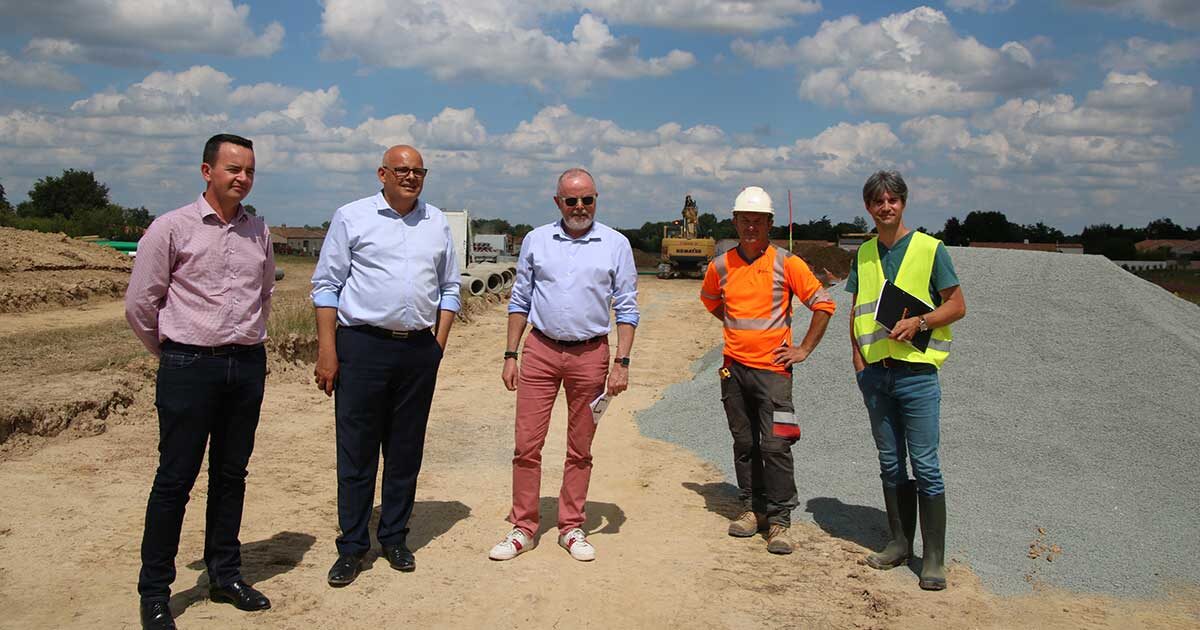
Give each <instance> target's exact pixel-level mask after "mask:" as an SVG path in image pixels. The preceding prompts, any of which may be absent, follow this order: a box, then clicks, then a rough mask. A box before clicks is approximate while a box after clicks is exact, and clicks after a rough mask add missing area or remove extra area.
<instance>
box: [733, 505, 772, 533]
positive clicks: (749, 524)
mask: <svg viewBox="0 0 1200 630" xmlns="http://www.w3.org/2000/svg"><path fill="white" fill-rule="evenodd" d="M766 524H767V517H766V515H764V514H756V513H754V512H751V511H750V510H746V511H745V512H742V514H741V516H738V517H737V518H735V519H733V522H731V523H730V524H729V535H730V536H737V537H738V538H749V537H751V536H753V535H755V534H757V533H758V532H760V531H762V530H763V528H764V527H765V526H766Z"/></svg>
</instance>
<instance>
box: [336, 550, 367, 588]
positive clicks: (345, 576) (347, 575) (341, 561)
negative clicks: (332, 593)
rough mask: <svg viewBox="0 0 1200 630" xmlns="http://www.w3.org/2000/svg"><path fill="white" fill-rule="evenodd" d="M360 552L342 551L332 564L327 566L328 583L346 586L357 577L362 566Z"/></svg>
mask: <svg viewBox="0 0 1200 630" xmlns="http://www.w3.org/2000/svg"><path fill="white" fill-rule="evenodd" d="M362 559H363V557H362V554H360V553H359V554H355V553H344V554H341V555H339V556H338V559H337V560H335V561H334V563H333V566H332V567H329V585H330V586H346V585H347V584H349V583H351V582H353V581H354V578H356V577H358V572H359V570H360V569H361V568H362Z"/></svg>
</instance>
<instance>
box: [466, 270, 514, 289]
mask: <svg viewBox="0 0 1200 630" xmlns="http://www.w3.org/2000/svg"><path fill="white" fill-rule="evenodd" d="M462 275H464V276H470V277H472V278H478V279H480V280H483V282H484V287H485V290H486V291H487V292H488V293H499V292H501V291H503V290H504V276H502V275H500V274H498V273H496V272H494V271H487V270H483V269H477V268H475V267H471V268H470V269H468V270H467V271H466V272H464V273H463V274H462Z"/></svg>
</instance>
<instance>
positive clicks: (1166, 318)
mask: <svg viewBox="0 0 1200 630" xmlns="http://www.w3.org/2000/svg"><path fill="white" fill-rule="evenodd" d="M950 253H951V257H952V258H953V260H954V263H955V267H956V268H957V271H958V274H959V278H960V279H961V280H962V283H963V284H962V286H963V291H964V294H965V296H966V301H967V317H966V318H965V319H964V320H962V321H960V322H959V323H958V324H956V325H955V326H954V350H953V352H952V354H951V356H950V359H949V360H948V361H947V363H946V365H945V366H944V367H943V369H942V372H941V384H942V442H941V444H942V446H941V457H942V467H943V472H944V474H945V477H946V488H947V490H946V501H947V506H948V514H949V523H948V532H947V540H946V545H947V555H948V557H949V558H950V559H952V560H957V561H960V562H965V563H967V564H968V565H969V566H970V567H971V568H972V569H973V570H974V571H975V573H976V574H978V575H979V576H980V577H981V578H982V579H983V581H984V583H985V584H986V585H987V586H988V587H989V588H991V589H993V590H994V591H996V592H998V593H1001V594H1016V593H1023V592H1028V591H1029V590H1030V589H1031V585H1033V584H1037V583H1046V584H1050V585H1053V586H1057V587H1061V588H1066V589H1071V590H1076V591H1085V592H1098V593H1108V594H1113V595H1122V596H1130V595H1140V596H1145V595H1150V594H1155V593H1161V592H1162V591H1163V590H1164V589H1168V588H1170V587H1171V586H1172V585H1174V584H1178V583H1179V582H1181V581H1182V582H1186V583H1191V584H1195V583H1196V578H1195V566H1196V565H1195V561H1196V559H1197V558H1200V512H1198V510H1200V457H1198V453H1200V378H1198V376H1200V308H1198V307H1197V306H1196V305H1194V304H1192V303H1190V302H1187V301H1185V300H1182V299H1179V298H1177V297H1175V296H1173V295H1171V294H1170V293H1168V292H1167V291H1164V290H1163V289H1161V288H1159V287H1157V286H1155V285H1153V284H1151V283H1149V282H1146V281H1144V280H1141V279H1140V278H1138V277H1136V276H1134V275H1132V274H1130V273H1128V272H1126V271H1124V270H1122V269H1121V268H1119V267H1117V266H1116V265H1114V264H1113V263H1112V262H1110V261H1108V260H1107V259H1105V258H1102V257H1099V256H1082V255H1069V254H1052V253H1044V252H1028V251H1014V250H999V249H967V248H950ZM697 289H698V287H697ZM831 292H832V293H834V294H835V297H836V299H837V302H838V311H837V314H836V315H835V316H834V318H833V321H832V322H831V323H830V326H829V332H828V333H827V334H826V336H825V339H824V341H823V342H822V343H821V345H820V346H819V347H818V349H817V351H816V352H814V353H813V355H812V356H811V357H810V358H809V359H808V360H807V361H806V362H805V363H804V364H803V365H801V366H799V367H798V368H797V369H796V371H795V374H794V379H795V392H794V399H795V405H796V411H797V417H798V418H799V419H800V422H801V427H802V431H803V437H802V438H801V439H800V441H799V442H798V443H797V445H796V446H795V447H794V449H793V453H794V454H795V458H796V480H797V486H798V489H799V494H800V507H799V508H798V509H797V510H796V512H795V513H794V514H793V519H797V520H798V519H808V520H810V521H813V522H815V523H816V524H817V525H819V526H820V527H822V528H823V529H825V530H826V531H828V532H829V533H831V534H832V535H834V536H838V537H841V538H845V539H848V540H854V541H856V542H858V543H861V544H863V545H866V546H868V547H872V548H875V549H879V548H881V547H882V545H883V544H884V542H885V539H886V523H885V519H884V513H883V501H882V497H881V494H880V487H879V476H878V475H879V468H878V463H877V460H876V452H875V448H874V444H873V442H872V439H871V435H870V427H869V424H868V420H867V415H866V410H865V408H864V407H863V403H862V397H861V395H860V394H859V392H858V388H857V386H856V385H855V381H854V376H853V371H852V367H851V363H850V347H849V343H850V341H849V338H850V337H849V329H850V324H849V312H850V306H851V304H850V295H849V294H847V293H845V291H844V286H842V285H839V286H837V287H834V288H833V289H831ZM697 299H698V298H697ZM797 308H798V310H797V317H796V321H795V323H794V329H795V330H794V332H795V335H796V337H797V339H799V338H800V337H802V336H803V334H804V330H805V328H806V327H807V325H808V317H807V314H806V311H805V309H804V308H803V306H802V305H799V304H798V303H797ZM713 342H714V345H715V347H714V349H713V350H712V351H710V352H709V353H708V354H707V355H705V356H704V357H703V358H702V359H700V360H699V361H697V362H696V364H695V365H694V366H693V368H694V370H695V373H696V375H695V377H694V379H693V380H691V381H688V382H683V383H679V384H676V385H673V386H672V387H670V388H669V389H668V390H667V392H666V393H665V395H664V397H663V399H662V400H661V401H659V402H658V403H657V404H655V405H654V406H653V407H651V408H650V409H647V410H646V411H644V412H642V413H640V414H639V416H638V422H639V424H640V425H641V429H642V432H643V433H644V434H646V435H648V436H650V437H653V438H658V439H663V440H667V441H670V442H674V443H677V444H680V445H682V446H685V447H687V448H689V449H691V450H693V451H694V452H696V453H697V454H699V455H700V456H701V457H703V458H705V459H707V460H709V461H711V462H713V463H715V464H717V465H718V466H719V467H721V468H722V469H723V470H724V471H725V473H726V477H727V479H728V481H729V483H730V484H733V483H734V477H733V467H732V457H733V456H732V450H731V449H732V440H731V438H730V436H729V431H728V428H727V425H726V421H725V416H724V412H723V410H722V408H721V401H720V395H719V384H718V380H717V368H719V367H720V365H721V347H720V340H719V339H714V340H713ZM727 490H728V491H729V492H730V493H732V492H734V488H733V486H732V485H731V486H730V487H729V488H728V489H727ZM918 537H919V536H918ZM919 549H920V547H919V545H918V550H917V553H918V554H919V553H920V551H919ZM899 571H903V569H899Z"/></svg>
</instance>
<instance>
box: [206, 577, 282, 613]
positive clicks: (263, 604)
mask: <svg viewBox="0 0 1200 630" xmlns="http://www.w3.org/2000/svg"><path fill="white" fill-rule="evenodd" d="M208 598H209V599H211V600H213V601H214V602H221V603H225V604H233V605H234V606H235V607H236V608H237V609H238V610H266V609H268V608H270V607H271V600H269V599H267V596H266V595H263V594H262V593H260V592H258V591H257V590H256V589H255V588H254V587H253V586H250V585H249V584H246V583H245V582H243V581H241V580H238V581H236V582H234V583H232V584H227V585H225V586H209V587H208Z"/></svg>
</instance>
